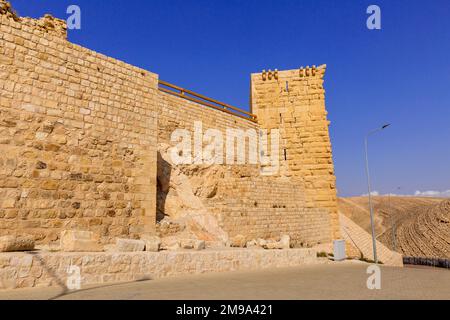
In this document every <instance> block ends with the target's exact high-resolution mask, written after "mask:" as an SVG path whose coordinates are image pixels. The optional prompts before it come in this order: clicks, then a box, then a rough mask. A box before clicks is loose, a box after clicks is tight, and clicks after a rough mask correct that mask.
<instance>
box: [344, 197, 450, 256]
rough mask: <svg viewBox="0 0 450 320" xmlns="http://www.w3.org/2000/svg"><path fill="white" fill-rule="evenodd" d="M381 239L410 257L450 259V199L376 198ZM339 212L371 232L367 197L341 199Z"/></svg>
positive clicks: (375, 203)
mask: <svg viewBox="0 0 450 320" xmlns="http://www.w3.org/2000/svg"><path fill="white" fill-rule="evenodd" d="M373 204H374V210H375V230H376V234H377V239H378V240H379V241H380V242H382V243H383V244H385V245H386V246H387V247H389V248H390V249H392V250H395V251H397V252H400V253H402V254H404V255H406V256H417V257H436V258H450V200H448V199H441V198H418V197H388V196H383V197H374V198H373ZM339 210H340V212H341V213H343V214H344V215H345V216H347V217H349V218H350V219H352V220H353V221H354V222H356V223H357V224H358V225H360V226H361V227H362V228H363V229H364V230H366V231H367V232H370V231H371V229H370V215H369V210H368V200H367V197H355V198H340V199H339Z"/></svg>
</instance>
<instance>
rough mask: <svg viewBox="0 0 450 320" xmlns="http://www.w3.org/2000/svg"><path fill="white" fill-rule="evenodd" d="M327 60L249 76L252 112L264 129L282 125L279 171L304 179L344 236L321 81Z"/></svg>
mask: <svg viewBox="0 0 450 320" xmlns="http://www.w3.org/2000/svg"><path fill="white" fill-rule="evenodd" d="M325 70H326V65H322V66H319V67H317V68H316V67H315V66H313V67H312V68H310V67H307V68H301V69H296V70H287V71H278V70H275V71H268V72H266V71H263V72H262V73H256V74H252V76H251V107H252V113H254V114H256V115H257V116H258V122H259V124H260V126H261V129H268V130H271V129H279V130H280V138H281V141H280V153H279V154H280V172H279V175H280V176H286V177H290V178H299V179H301V180H302V182H303V185H304V188H305V191H306V196H307V199H308V200H307V207H309V208H320V209H324V210H327V211H328V213H329V217H330V229H331V233H332V234H331V236H332V238H333V239H337V238H339V237H340V231H339V220H338V214H337V196H336V178H335V175H334V166H333V158H332V150H331V142H330V135H329V131H328V127H329V124H330V122H329V121H328V120H327V111H326V109H325V90H324V87H323V82H324V75H325Z"/></svg>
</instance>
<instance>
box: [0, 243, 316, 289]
mask: <svg viewBox="0 0 450 320" xmlns="http://www.w3.org/2000/svg"><path fill="white" fill-rule="evenodd" d="M316 261H317V258H316V251H315V250H313V249H289V250H262V249H235V250H220V251H216V250H206V251H195V252H194V251H178V252H174V251H171V252H170V251H164V252H158V253H153V252H135V253H104V252H103V253H1V254H0V289H16V288H30V287H49V286H61V287H65V286H66V282H67V279H68V277H70V276H71V274H69V273H68V270H69V267H71V266H77V267H79V268H80V269H79V270H80V274H81V286H83V285H89V284H102V283H115V282H126V281H138V280H145V279H147V280H150V279H156V278H162V277H169V276H175V275H185V274H199V273H207V272H226V271H237V270H252V269H266V268H278V267H292V266H298V265H303V264H311V263H314V262H316Z"/></svg>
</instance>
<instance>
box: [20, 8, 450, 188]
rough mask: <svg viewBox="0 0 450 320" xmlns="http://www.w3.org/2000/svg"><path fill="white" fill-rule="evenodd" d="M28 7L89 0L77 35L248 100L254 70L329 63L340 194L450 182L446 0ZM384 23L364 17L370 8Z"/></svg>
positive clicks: (193, 83) (243, 103)
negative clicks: (366, 147) (377, 27)
mask: <svg viewBox="0 0 450 320" xmlns="http://www.w3.org/2000/svg"><path fill="white" fill-rule="evenodd" d="M11 2H12V4H13V6H14V7H15V8H16V9H17V10H18V12H19V14H21V15H25V16H32V17H40V16H42V15H43V14H44V13H47V12H48V13H51V14H53V15H54V16H57V17H60V18H66V17H67V14H66V8H67V6H68V5H70V4H77V5H79V6H80V7H81V10H82V29H81V30H80V31H78V30H75V31H70V33H69V38H70V40H71V41H72V42H75V43H78V44H80V45H82V46H85V47H88V48H90V49H93V50H95V51H99V52H101V53H104V54H107V55H109V56H112V57H115V58H118V59H121V60H124V61H126V62H129V63H131V64H133V65H136V66H139V67H142V68H144V69H147V70H149V71H152V72H155V73H158V74H160V77H161V79H164V80H166V81H169V82H172V83H175V84H178V85H180V86H183V87H186V88H189V89H192V90H194V91H197V92H200V93H203V94H206V95H208V96H211V97H213V98H216V99H219V100H222V101H224V102H228V103H230V104H233V105H236V106H239V107H241V108H245V109H246V108H248V101H249V74H250V73H252V72H259V71H261V70H262V69H269V68H270V69H275V68H278V69H280V70H281V69H293V68H298V67H300V66H305V65H313V64H315V65H320V64H323V63H326V64H327V65H328V70H327V75H326V89H327V108H328V110H329V117H330V120H331V122H332V125H331V128H330V129H331V138H332V141H333V151H334V160H335V166H336V174H337V179H338V180H337V182H338V189H339V194H340V195H343V196H348V195H360V194H363V193H366V180H365V173H364V152H363V137H364V135H365V133H366V132H368V131H369V130H371V129H374V128H376V127H378V126H380V125H382V124H384V123H386V122H390V123H392V127H391V128H390V129H389V130H386V131H385V132H383V133H381V134H379V135H377V136H374V137H373V138H372V140H371V142H370V158H371V170H372V175H373V189H374V190H378V191H380V192H382V193H388V192H398V191H397V188H398V187H401V188H402V189H401V191H400V193H405V194H411V193H414V192H415V191H416V190H421V191H424V190H447V189H450V1H449V0H431V1H418V0H403V1H400V0H396V1H392V0H389V1H381V0H373V1H358V0H341V1H337V0H327V1H326V0H276V1H275V0H273V1H268V0H267V1H264V0H241V1H237V0H127V1H123V0H107V1H104V0H70V1H66V0H40V1H30V0H12V1H11ZM370 4H376V5H379V6H380V7H381V10H382V30H381V31H370V30H368V29H367V28H366V19H367V17H368V15H367V14H366V8H367V7H368V6H369V5H370Z"/></svg>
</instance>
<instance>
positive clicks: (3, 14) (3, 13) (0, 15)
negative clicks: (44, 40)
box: [0, 0, 67, 39]
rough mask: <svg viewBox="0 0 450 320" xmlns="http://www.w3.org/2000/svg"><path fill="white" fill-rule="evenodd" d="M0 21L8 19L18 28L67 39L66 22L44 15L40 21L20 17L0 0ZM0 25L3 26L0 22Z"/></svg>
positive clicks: (7, 3) (5, 2)
mask: <svg viewBox="0 0 450 320" xmlns="http://www.w3.org/2000/svg"><path fill="white" fill-rule="evenodd" d="M0 19H2V20H3V19H10V20H13V21H14V22H13V23H12V25H13V26H14V23H17V27H18V28H27V27H29V28H33V29H35V30H39V31H41V32H42V33H50V34H52V35H54V36H57V37H60V38H63V39H67V22H66V21H65V20H62V19H58V18H55V17H53V16H52V15H50V14H46V15H45V16H44V17H42V18H40V19H34V18H29V17H20V16H19V15H18V14H17V13H16V11H15V10H14V9H13V8H12V6H11V4H10V3H9V2H8V1H6V0H0ZM1 24H4V23H3V22H1Z"/></svg>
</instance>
